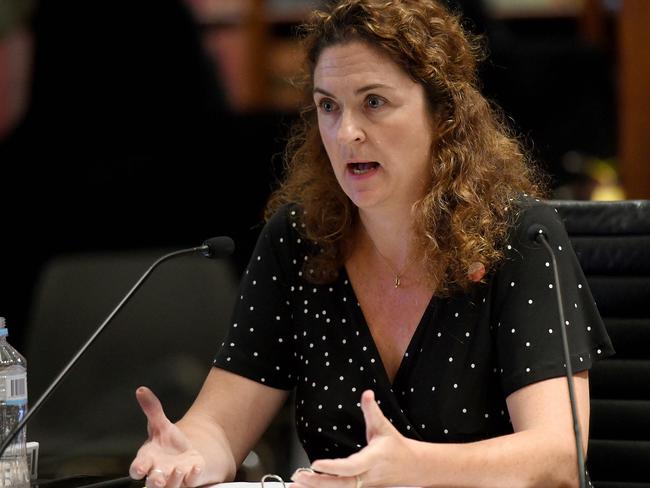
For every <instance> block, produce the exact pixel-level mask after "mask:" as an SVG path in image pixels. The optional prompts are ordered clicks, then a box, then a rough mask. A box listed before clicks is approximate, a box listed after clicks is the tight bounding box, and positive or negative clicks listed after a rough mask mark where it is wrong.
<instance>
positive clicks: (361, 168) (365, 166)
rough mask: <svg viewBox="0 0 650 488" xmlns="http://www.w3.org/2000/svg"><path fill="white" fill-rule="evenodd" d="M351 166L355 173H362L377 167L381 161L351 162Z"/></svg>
mask: <svg viewBox="0 0 650 488" xmlns="http://www.w3.org/2000/svg"><path fill="white" fill-rule="evenodd" d="M350 166H351V169H352V173H353V174H355V175H362V174H365V173H367V172H368V171H372V170H373V169H375V168H376V167H377V166H379V163H374V162H373V163H350Z"/></svg>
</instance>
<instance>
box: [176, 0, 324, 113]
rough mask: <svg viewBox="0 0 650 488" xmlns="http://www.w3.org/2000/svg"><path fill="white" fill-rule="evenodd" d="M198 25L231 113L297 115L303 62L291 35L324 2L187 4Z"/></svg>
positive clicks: (191, 0) (213, 0) (196, 0)
mask: <svg viewBox="0 0 650 488" xmlns="http://www.w3.org/2000/svg"><path fill="white" fill-rule="evenodd" d="M186 1H187V3H188V5H190V7H191V9H192V11H193V13H194V16H195V18H196V21H197V23H198V24H199V25H200V26H201V31H202V36H203V40H204V44H205V46H206V49H207V51H208V52H209V53H210V54H211V55H212V56H213V59H215V62H216V65H217V68H218V70H219V73H220V76H221V77H222V79H223V80H224V85H225V89H226V93H227V95H228V100H229V102H230V106H231V108H232V109H233V110H235V111H239V112H246V111H251V110H276V111H278V110H279V111H296V110H298V109H299V106H300V103H301V102H302V100H301V92H300V90H299V89H297V88H296V87H295V86H293V85H292V83H291V80H292V79H293V78H295V76H296V75H297V73H298V72H299V69H300V67H301V63H302V52H301V50H300V47H299V43H298V42H297V41H296V39H295V36H294V28H295V27H296V26H297V25H299V24H301V23H302V22H303V21H304V20H305V19H306V17H307V16H308V15H309V13H310V12H312V11H313V10H314V9H315V8H317V7H318V6H320V5H322V4H323V0H269V1H264V0H186Z"/></svg>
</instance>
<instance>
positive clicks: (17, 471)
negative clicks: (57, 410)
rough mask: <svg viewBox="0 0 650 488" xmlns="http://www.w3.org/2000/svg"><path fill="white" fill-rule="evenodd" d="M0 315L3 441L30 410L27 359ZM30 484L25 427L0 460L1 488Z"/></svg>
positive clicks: (0, 429)
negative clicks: (9, 334)
mask: <svg viewBox="0 0 650 488" xmlns="http://www.w3.org/2000/svg"><path fill="white" fill-rule="evenodd" d="M7 335H8V331H7V328H6V325H5V319H4V317H0V438H1V439H2V440H3V441H4V439H6V438H7V436H8V435H9V433H10V432H11V430H12V429H13V428H14V426H15V425H16V424H18V422H20V420H21V419H22V418H23V417H24V416H25V414H26V413H27V362H26V361H25V358H24V357H23V356H21V354H20V353H19V352H18V351H16V350H15V349H14V348H13V347H12V346H11V345H10V344H9V343H8V342H7ZM8 487H14V488H26V487H29V467H28V464H27V450H26V432H25V429H24V428H23V429H22V430H21V431H20V432H19V433H18V435H17V436H16V438H15V439H14V441H13V442H12V443H11V444H9V446H8V447H7V450H6V451H5V453H4V455H3V456H2V458H1V459H0V488H8Z"/></svg>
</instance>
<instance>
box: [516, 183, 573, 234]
mask: <svg viewBox="0 0 650 488" xmlns="http://www.w3.org/2000/svg"><path fill="white" fill-rule="evenodd" d="M512 207H513V219H512V220H513V223H512V228H511V231H510V239H509V241H510V244H519V245H522V244H528V243H529V242H532V240H533V238H534V235H533V234H534V233H535V231H536V230H537V229H539V228H540V227H541V228H543V229H544V230H545V231H546V233H547V234H550V235H553V236H554V237H555V238H561V239H564V238H565V236H566V230H565V228H564V224H563V222H562V219H561V218H560V215H559V213H558V212H557V210H556V209H555V208H554V207H553V206H552V205H551V204H550V203H549V202H548V201H547V200H542V199H539V198H533V197H530V196H528V195H522V196H521V197H520V198H519V199H517V200H516V201H514V202H513V206H512Z"/></svg>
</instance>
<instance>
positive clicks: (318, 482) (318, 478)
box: [291, 471, 357, 488]
mask: <svg viewBox="0 0 650 488" xmlns="http://www.w3.org/2000/svg"><path fill="white" fill-rule="evenodd" d="M291 480H292V481H294V485H292V487H293V488H298V487H300V486H302V487H303V488H355V487H356V484H357V482H356V478H354V477H352V478H350V477H343V476H332V475H330V474H320V473H311V472H308V471H300V472H296V473H294V474H293V476H292V477H291Z"/></svg>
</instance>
